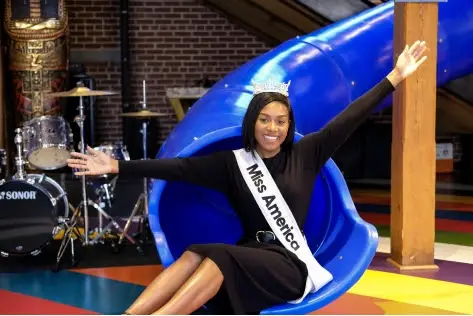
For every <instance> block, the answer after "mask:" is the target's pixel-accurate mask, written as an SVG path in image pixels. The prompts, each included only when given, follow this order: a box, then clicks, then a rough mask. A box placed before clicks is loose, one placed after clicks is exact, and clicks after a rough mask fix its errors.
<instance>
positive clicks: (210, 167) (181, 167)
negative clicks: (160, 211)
mask: <svg viewBox="0 0 473 316" xmlns="http://www.w3.org/2000/svg"><path fill="white" fill-rule="evenodd" d="M87 151H88V154H87V155H84V154H81V153H75V152H73V153H71V156H72V157H74V158H71V159H69V160H68V165H69V167H71V168H73V169H76V170H77V171H76V172H75V174H76V175H78V176H80V175H86V176H94V175H103V174H120V175H123V176H124V177H126V178H144V177H146V178H154V179H161V180H167V181H185V182H189V183H192V184H196V185H201V186H204V187H208V188H211V189H215V190H218V191H225V190H226V189H227V186H228V181H227V179H228V168H227V159H228V156H229V154H228V153H227V152H216V153H212V154H209V155H206V156H195V157H188V158H179V157H177V158H162V159H150V160H131V161H125V160H115V159H112V158H110V157H108V156H107V155H106V154H104V153H102V152H100V151H96V150H93V149H92V148H90V147H88V148H87Z"/></svg>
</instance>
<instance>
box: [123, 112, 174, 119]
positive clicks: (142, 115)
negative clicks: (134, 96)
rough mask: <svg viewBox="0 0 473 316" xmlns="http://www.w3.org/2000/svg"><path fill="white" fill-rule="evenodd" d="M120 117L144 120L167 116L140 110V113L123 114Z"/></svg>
mask: <svg viewBox="0 0 473 316" xmlns="http://www.w3.org/2000/svg"><path fill="white" fill-rule="evenodd" d="M120 116H124V117H136V118H144V117H158V116H167V114H164V113H158V112H151V111H149V110H140V111H136V112H128V113H122V114H120Z"/></svg>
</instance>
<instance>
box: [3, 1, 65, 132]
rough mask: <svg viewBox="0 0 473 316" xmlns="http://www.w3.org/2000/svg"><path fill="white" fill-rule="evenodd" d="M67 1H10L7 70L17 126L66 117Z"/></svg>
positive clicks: (5, 22) (6, 24)
mask: <svg viewBox="0 0 473 316" xmlns="http://www.w3.org/2000/svg"><path fill="white" fill-rule="evenodd" d="M64 2H65V1H64V0H6V3H5V5H6V8H5V21H4V27H5V31H6V34H7V38H6V40H7V47H8V52H7V55H8V57H7V60H8V65H6V66H7V69H8V70H9V80H10V82H9V86H10V87H11V89H12V90H13V91H9V92H10V93H12V94H13V96H14V98H13V100H14V101H13V104H11V105H10V107H9V109H10V110H14V111H15V121H16V122H15V123H16V126H17V127H20V126H22V125H23V123H24V122H26V121H28V120H30V119H32V118H34V117H38V116H43V115H51V116H62V115H63V111H62V109H61V106H60V103H59V101H60V100H59V99H58V98H45V97H44V95H45V94H47V93H51V92H58V91H63V90H64V86H65V83H66V78H67V66H68V52H69V49H68V38H67V37H68V36H67V35H68V19H67V12H66V9H65V3H64Z"/></svg>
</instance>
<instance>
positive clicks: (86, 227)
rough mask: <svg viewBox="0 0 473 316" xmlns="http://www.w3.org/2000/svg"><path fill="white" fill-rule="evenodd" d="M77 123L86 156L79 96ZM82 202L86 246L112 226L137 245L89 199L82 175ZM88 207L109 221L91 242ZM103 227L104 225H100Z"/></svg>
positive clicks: (94, 241)
mask: <svg viewBox="0 0 473 316" xmlns="http://www.w3.org/2000/svg"><path fill="white" fill-rule="evenodd" d="M77 85H78V86H83V83H82V82H79V83H77ZM75 121H76V122H77V124H78V125H79V129H80V142H81V146H80V149H81V153H82V154H85V137H84V121H85V115H84V103H83V97H82V96H79V115H78V116H77V117H76V118H75ZM81 177H82V201H81V202H80V203H79V206H78V208H81V207H82V208H83V209H84V235H85V241H84V245H93V244H95V243H97V242H99V239H101V238H102V236H103V234H104V233H105V232H106V231H107V230H108V229H109V227H110V226H111V225H113V226H114V227H115V228H116V229H117V230H119V231H120V232H122V234H123V235H124V236H125V237H126V238H127V239H128V240H129V241H130V242H131V243H132V244H136V242H135V240H134V239H133V238H132V237H130V236H129V235H128V234H127V233H126V232H125V231H124V230H123V229H122V228H121V227H120V225H119V224H118V223H117V221H115V220H114V219H113V217H112V216H110V215H109V214H108V213H107V212H105V211H104V210H103V209H102V208H101V207H100V206H99V205H98V204H97V203H95V202H94V201H92V200H90V199H89V198H88V197H87V192H86V181H85V175H82V176H81ZM88 206H92V207H93V208H95V209H96V210H97V212H98V213H99V215H101V216H103V217H105V218H106V219H108V220H109V223H108V225H107V226H106V227H105V229H102V227H100V232H99V234H98V235H97V236H96V237H95V238H94V239H93V240H92V241H89V213H88ZM100 226H102V225H100Z"/></svg>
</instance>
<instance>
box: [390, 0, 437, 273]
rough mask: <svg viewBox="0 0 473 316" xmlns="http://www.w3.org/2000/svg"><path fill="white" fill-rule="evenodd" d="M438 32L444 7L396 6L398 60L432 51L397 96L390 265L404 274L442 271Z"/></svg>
mask: <svg viewBox="0 0 473 316" xmlns="http://www.w3.org/2000/svg"><path fill="white" fill-rule="evenodd" d="M414 1H415V0H414ZM437 28H438V3H433V2H429V3H426V2H423V3H416V2H409V3H404V2H397V3H395V7H394V53H395V56H394V57H395V58H394V60H395V61H396V60H397V56H399V54H400V53H401V52H402V50H403V49H404V47H405V46H406V44H408V45H411V44H413V43H414V42H415V41H416V40H423V41H425V42H426V44H427V47H428V50H427V51H426V52H425V54H426V55H427V56H428V59H427V60H426V61H425V62H424V63H423V64H422V66H421V67H420V68H419V70H418V71H417V72H416V73H415V74H413V75H412V76H411V77H409V78H407V79H406V80H404V81H403V82H402V83H401V84H400V85H399V86H398V88H397V89H396V91H395V93H394V108H393V135H392V137H393V140H392V161H391V257H390V259H388V261H389V262H390V263H391V264H393V265H394V266H396V267H397V268H399V269H401V270H408V269H437V268H438V267H437V266H436V265H435V264H434V244H435V156H436V153H435V110H436V86H437V84H436V82H437V78H436V71H437Z"/></svg>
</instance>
